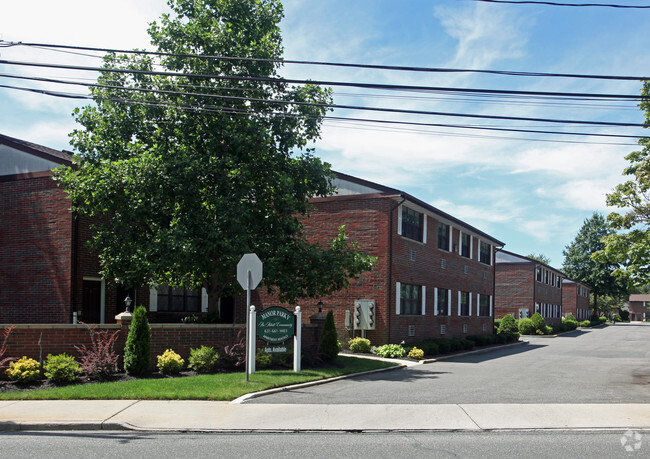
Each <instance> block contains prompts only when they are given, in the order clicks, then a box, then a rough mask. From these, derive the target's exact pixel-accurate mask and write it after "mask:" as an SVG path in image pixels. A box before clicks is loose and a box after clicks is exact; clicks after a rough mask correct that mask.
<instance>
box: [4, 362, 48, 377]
mask: <svg viewBox="0 0 650 459" xmlns="http://www.w3.org/2000/svg"><path fill="white" fill-rule="evenodd" d="M5 373H6V374H7V376H9V379H11V380H12V381H17V382H21V383H26V382H31V381H35V380H37V379H38V377H39V376H40V374H41V364H40V363H38V362H37V361H36V360H34V359H28V358H27V357H23V358H22V359H20V360H17V361H15V362H10V363H9V368H7V370H6V371H5Z"/></svg>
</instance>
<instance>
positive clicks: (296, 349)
mask: <svg viewBox="0 0 650 459" xmlns="http://www.w3.org/2000/svg"><path fill="white" fill-rule="evenodd" d="M294 315H295V316H296V334H295V335H294V336H293V371H300V369H301V368H300V367H301V365H300V353H301V346H302V344H301V337H302V311H300V306H296V312H294Z"/></svg>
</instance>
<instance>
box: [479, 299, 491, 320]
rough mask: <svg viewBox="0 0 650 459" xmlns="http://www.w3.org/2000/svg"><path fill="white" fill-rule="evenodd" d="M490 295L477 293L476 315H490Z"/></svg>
mask: <svg viewBox="0 0 650 459" xmlns="http://www.w3.org/2000/svg"><path fill="white" fill-rule="evenodd" d="M490 299H491V297H490V295H479V300H478V315H479V316H489V315H490Z"/></svg>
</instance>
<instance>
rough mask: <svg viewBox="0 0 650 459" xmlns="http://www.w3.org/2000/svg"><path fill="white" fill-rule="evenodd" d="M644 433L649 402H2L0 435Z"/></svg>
mask: <svg viewBox="0 0 650 459" xmlns="http://www.w3.org/2000/svg"><path fill="white" fill-rule="evenodd" d="M534 429H560V430H567V429H583V430H592V429H612V430H626V429H635V430H646V429H650V404H577V405H512V404H489V405H469V404H468V405H465V404H462V405H452V404H448V405H286V404H283V405H277V404H276V405H274V404H268V405H264V404H249V405H246V404H233V403H228V402H205V401H144V400H143V401H138V400H99V401H88V400H72V401H33V400H20V401H0V431H17V430H144V431H200V432H272V431H288V432H295V431H368V432H372V431H481V430H534Z"/></svg>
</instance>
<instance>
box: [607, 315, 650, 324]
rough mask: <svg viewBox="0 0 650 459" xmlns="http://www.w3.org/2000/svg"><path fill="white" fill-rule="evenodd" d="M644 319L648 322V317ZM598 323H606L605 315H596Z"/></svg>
mask: <svg viewBox="0 0 650 459" xmlns="http://www.w3.org/2000/svg"><path fill="white" fill-rule="evenodd" d="M646 321H647V322H650V319H647V320H646ZM598 323H599V324H600V325H602V324H606V323H607V317H605V316H600V317H598Z"/></svg>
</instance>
